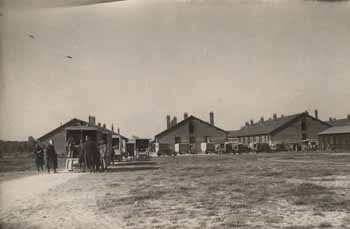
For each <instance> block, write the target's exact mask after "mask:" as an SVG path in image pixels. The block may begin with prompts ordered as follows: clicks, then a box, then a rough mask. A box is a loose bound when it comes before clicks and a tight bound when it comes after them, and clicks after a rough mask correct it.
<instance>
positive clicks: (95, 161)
mask: <svg viewBox="0 0 350 229" xmlns="http://www.w3.org/2000/svg"><path fill="white" fill-rule="evenodd" d="M82 155H83V156H84V167H85V166H86V167H87V168H88V169H89V171H90V173H91V172H96V171H97V170H98V168H99V164H100V163H99V161H100V153H99V150H98V147H97V144H96V142H94V141H92V139H91V138H90V137H88V136H87V138H86V142H85V143H84V144H83V147H82Z"/></svg>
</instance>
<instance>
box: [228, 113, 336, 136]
mask: <svg viewBox="0 0 350 229" xmlns="http://www.w3.org/2000/svg"><path fill="white" fill-rule="evenodd" d="M305 116H308V117H310V118H313V119H315V120H318V121H319V122H321V123H323V124H324V125H325V126H330V125H329V124H328V123H326V122H323V121H321V120H319V119H316V118H314V117H312V116H310V115H309V114H308V113H307V112H302V113H297V114H292V115H288V116H284V117H279V118H277V119H272V120H267V121H264V122H258V123H255V124H253V125H249V126H244V127H243V128H242V129H240V130H233V131H229V137H231V138H232V137H246V136H258V135H267V134H272V133H274V132H277V131H278V130H281V129H283V128H284V127H285V126H287V125H288V124H289V123H292V122H294V121H295V120H298V119H299V118H301V117H305Z"/></svg>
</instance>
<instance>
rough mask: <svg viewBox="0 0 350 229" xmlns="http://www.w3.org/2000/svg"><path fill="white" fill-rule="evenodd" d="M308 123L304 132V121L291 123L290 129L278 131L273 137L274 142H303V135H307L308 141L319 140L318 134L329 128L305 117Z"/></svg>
mask: <svg viewBox="0 0 350 229" xmlns="http://www.w3.org/2000/svg"><path fill="white" fill-rule="evenodd" d="M304 118H305V123H306V130H305V131H303V130H302V119H303V118H301V119H298V120H297V121H295V122H293V123H291V124H290V125H289V126H288V127H286V128H284V129H282V130H281V131H278V132H277V133H276V134H274V135H273V136H272V139H271V141H272V142H284V143H292V142H299V141H301V140H303V134H305V135H306V139H318V135H317V134H318V133H320V132H321V131H324V130H325V129H327V128H329V126H327V125H326V124H324V123H322V122H320V121H317V120H315V119H313V118H311V117H309V116H304ZM304 137H305V136H304Z"/></svg>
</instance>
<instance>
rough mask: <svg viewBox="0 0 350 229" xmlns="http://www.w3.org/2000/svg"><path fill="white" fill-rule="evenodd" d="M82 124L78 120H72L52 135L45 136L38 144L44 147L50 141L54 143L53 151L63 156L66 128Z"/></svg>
mask: <svg viewBox="0 0 350 229" xmlns="http://www.w3.org/2000/svg"><path fill="white" fill-rule="evenodd" d="M81 124H82V123H81V122H80V121H79V120H74V121H71V122H69V124H67V125H66V126H64V127H62V128H61V129H59V130H57V131H55V132H53V133H52V134H50V135H48V136H45V137H44V138H42V139H40V142H42V143H44V144H45V145H48V144H49V141H50V139H52V140H53V141H54V144H55V149H56V151H57V153H58V154H63V153H64V154H65V153H66V128H67V127H70V126H78V125H81Z"/></svg>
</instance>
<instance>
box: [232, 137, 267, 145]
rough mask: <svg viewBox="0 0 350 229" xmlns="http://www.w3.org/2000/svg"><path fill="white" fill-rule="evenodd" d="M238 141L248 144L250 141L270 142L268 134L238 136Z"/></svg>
mask: <svg viewBox="0 0 350 229" xmlns="http://www.w3.org/2000/svg"><path fill="white" fill-rule="evenodd" d="M238 139H239V143H242V144H245V145H249V144H250V143H256V142H257V143H270V141H271V136H270V135H254V136H245V137H239V138H238Z"/></svg>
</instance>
